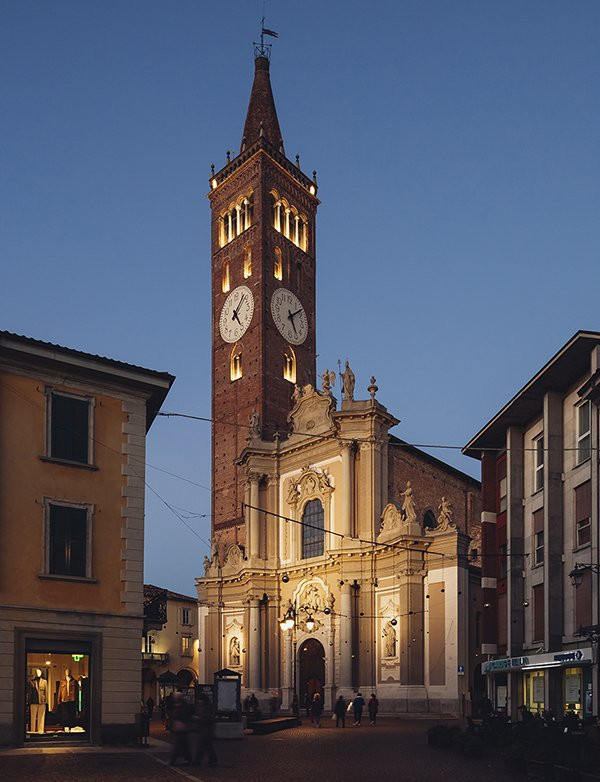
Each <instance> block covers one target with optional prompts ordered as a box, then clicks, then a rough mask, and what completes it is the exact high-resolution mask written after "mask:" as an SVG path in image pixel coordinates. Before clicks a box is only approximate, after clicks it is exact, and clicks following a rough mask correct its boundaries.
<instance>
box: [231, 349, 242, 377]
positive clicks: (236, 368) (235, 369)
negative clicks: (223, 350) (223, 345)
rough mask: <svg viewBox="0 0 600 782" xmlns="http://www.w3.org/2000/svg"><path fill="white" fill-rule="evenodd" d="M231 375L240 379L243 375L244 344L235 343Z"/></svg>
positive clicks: (232, 352) (232, 353)
mask: <svg viewBox="0 0 600 782" xmlns="http://www.w3.org/2000/svg"><path fill="white" fill-rule="evenodd" d="M229 374H230V377H231V379H232V380H239V379H240V378H241V376H242V346H241V345H234V346H233V349H232V351H231V362H230V373H229Z"/></svg>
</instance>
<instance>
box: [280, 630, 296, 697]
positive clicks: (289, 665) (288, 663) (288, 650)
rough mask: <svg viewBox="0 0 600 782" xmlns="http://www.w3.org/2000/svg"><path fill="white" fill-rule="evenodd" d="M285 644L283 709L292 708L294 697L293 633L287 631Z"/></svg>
mask: <svg viewBox="0 0 600 782" xmlns="http://www.w3.org/2000/svg"><path fill="white" fill-rule="evenodd" d="M284 643H285V663H284V669H283V687H282V693H281V695H282V702H281V707H282V708H283V709H291V708H292V699H293V697H294V691H293V686H294V685H293V676H294V672H293V665H294V660H293V658H292V654H293V652H292V633H291V631H289V630H286V631H285V635H284Z"/></svg>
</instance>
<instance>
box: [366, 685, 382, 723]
mask: <svg viewBox="0 0 600 782" xmlns="http://www.w3.org/2000/svg"><path fill="white" fill-rule="evenodd" d="M367 709H368V710H369V725H375V723H376V722H377V712H378V711H379V701H378V700H377V698H376V696H375V693H374V692H372V693H371V697H370V698H369V703H368V704H367Z"/></svg>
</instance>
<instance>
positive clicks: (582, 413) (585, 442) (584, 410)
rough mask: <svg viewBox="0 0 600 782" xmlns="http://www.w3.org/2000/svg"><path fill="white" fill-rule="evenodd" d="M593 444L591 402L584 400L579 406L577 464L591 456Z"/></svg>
mask: <svg viewBox="0 0 600 782" xmlns="http://www.w3.org/2000/svg"><path fill="white" fill-rule="evenodd" d="M591 445H592V432H591V404H590V402H584V403H583V404H582V405H579V407H578V408H577V464H581V462H584V461H585V460H586V459H589V458H590V454H591Z"/></svg>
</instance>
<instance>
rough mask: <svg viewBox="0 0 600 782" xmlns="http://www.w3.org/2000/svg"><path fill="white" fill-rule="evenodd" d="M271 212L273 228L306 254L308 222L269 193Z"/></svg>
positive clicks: (292, 208) (276, 196)
mask: <svg viewBox="0 0 600 782" xmlns="http://www.w3.org/2000/svg"><path fill="white" fill-rule="evenodd" d="M271 210H272V218H273V228H274V229H275V230H276V231H278V232H279V233H281V234H283V235H284V236H285V237H286V238H287V239H289V240H290V241H291V242H293V243H294V244H295V245H296V247H299V248H300V249H301V250H304V252H306V250H307V246H308V220H307V219H306V217H305V216H304V215H301V214H298V210H297V209H296V207H295V206H290V204H288V202H287V201H285V200H284V199H282V198H280V197H279V195H278V194H277V193H276V192H275V191H274V190H272V191H271Z"/></svg>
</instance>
